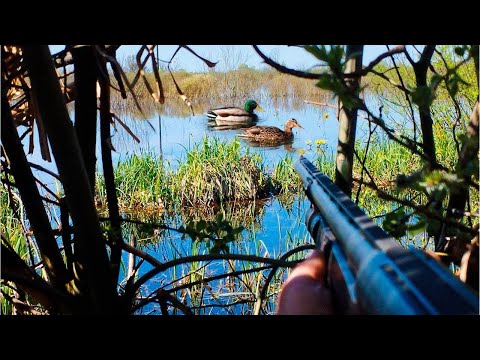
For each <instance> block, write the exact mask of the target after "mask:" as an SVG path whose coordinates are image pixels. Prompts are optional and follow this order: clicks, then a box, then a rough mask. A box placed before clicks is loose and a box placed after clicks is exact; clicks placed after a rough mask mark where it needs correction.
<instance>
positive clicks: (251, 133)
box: [238, 118, 303, 143]
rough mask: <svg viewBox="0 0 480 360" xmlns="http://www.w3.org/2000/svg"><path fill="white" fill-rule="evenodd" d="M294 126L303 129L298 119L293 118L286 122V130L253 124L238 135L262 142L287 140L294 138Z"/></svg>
mask: <svg viewBox="0 0 480 360" xmlns="http://www.w3.org/2000/svg"><path fill="white" fill-rule="evenodd" d="M294 127H297V128H300V129H303V127H301V126H300V124H299V123H298V122H297V120H295V119H293V118H292V119H289V120H287V122H285V130H280V129H279V128H277V127H275V126H253V127H251V128H248V129H246V130H244V131H243V133H241V134H240V135H238V136H240V137H242V138H245V139H246V140H250V141H255V142H262V143H275V142H287V141H291V140H292V139H293V132H292V129H293V128H294Z"/></svg>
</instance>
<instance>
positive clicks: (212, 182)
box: [172, 137, 271, 206]
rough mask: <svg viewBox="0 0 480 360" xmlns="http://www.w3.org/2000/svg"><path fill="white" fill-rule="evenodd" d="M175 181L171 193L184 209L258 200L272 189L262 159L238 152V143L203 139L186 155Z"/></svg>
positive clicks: (237, 141) (247, 152) (241, 150)
mask: <svg viewBox="0 0 480 360" xmlns="http://www.w3.org/2000/svg"><path fill="white" fill-rule="evenodd" d="M174 178H175V179H174V181H172V189H173V192H174V194H175V197H176V198H177V199H178V201H179V203H180V204H181V205H184V206H196V205H212V203H222V202H225V201H233V200H252V199H258V198H262V197H265V196H266V195H267V194H268V193H269V192H270V189H271V182H270V179H269V177H268V176H267V175H266V173H265V170H264V168H263V165H262V162H261V157H260V156H259V155H258V154H251V153H250V152H249V151H248V149H246V150H244V149H241V147H240V141H239V140H238V139H235V140H234V141H232V142H221V141H219V140H218V139H215V138H207V137H205V138H204V140H203V143H201V144H200V145H196V146H195V147H194V148H193V149H192V150H190V151H189V152H188V153H187V160H186V162H185V163H183V164H181V165H180V167H179V168H178V171H177V173H176V174H175V175H174Z"/></svg>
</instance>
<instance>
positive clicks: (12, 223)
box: [0, 187, 30, 315]
mask: <svg viewBox="0 0 480 360" xmlns="http://www.w3.org/2000/svg"><path fill="white" fill-rule="evenodd" d="M12 202H13V203H12ZM13 209H15V212H16V213H17V214H16V215H17V216H15V212H14V210H13ZM22 216H23V215H22V205H21V203H20V202H19V201H16V200H15V198H10V197H9V196H8V194H7V192H6V191H5V190H4V188H3V187H2V188H1V189H0V221H1V231H2V236H3V237H4V238H5V239H6V240H7V241H8V243H9V245H10V246H11V247H12V248H13V249H14V250H15V252H16V253H17V254H18V255H19V256H20V257H21V258H22V259H24V260H25V261H26V263H30V261H29V259H28V256H29V253H28V247H27V243H26V241H27V240H26V239H25V236H24V234H23V228H22V224H21V223H20V220H19V218H18V217H20V218H21V217H22ZM2 242H3V241H2ZM1 290H2V292H4V293H6V294H7V295H8V296H10V297H15V296H14V295H15V292H14V290H13V289H11V288H10V287H8V286H5V285H1ZM0 309H1V314H2V315H11V314H12V313H13V306H12V304H11V302H10V301H7V300H6V299H5V297H4V296H3V295H2V294H0Z"/></svg>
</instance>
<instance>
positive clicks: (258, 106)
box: [255, 105, 264, 111]
mask: <svg viewBox="0 0 480 360" xmlns="http://www.w3.org/2000/svg"><path fill="white" fill-rule="evenodd" d="M255 110H260V111H264V110H263V109H262V107H261V106H260V105H257V107H256V108H255Z"/></svg>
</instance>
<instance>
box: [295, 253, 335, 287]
mask: <svg viewBox="0 0 480 360" xmlns="http://www.w3.org/2000/svg"><path fill="white" fill-rule="evenodd" d="M326 272H327V261H326V259H325V256H324V255H323V254H322V253H321V252H320V251H317V250H314V251H312V252H311V253H310V254H309V255H308V256H307V258H306V259H305V260H304V261H302V262H301V263H299V264H298V265H297V266H296V267H295V268H294V269H293V271H292V273H291V274H290V276H289V277H288V279H287V283H288V282H289V281H291V280H292V279H295V278H297V277H300V276H306V277H308V278H310V279H312V280H314V281H318V282H320V283H322V284H324V283H325V280H326Z"/></svg>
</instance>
